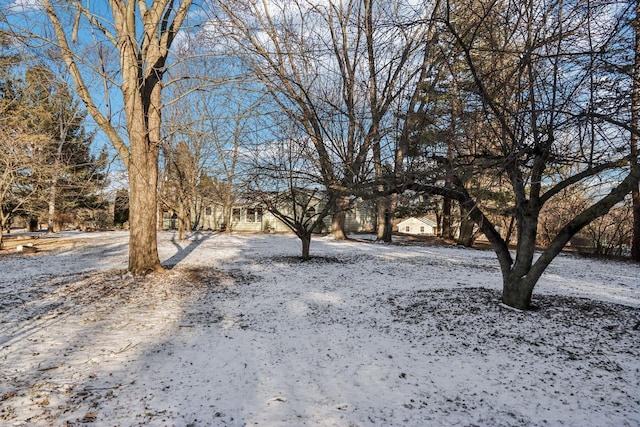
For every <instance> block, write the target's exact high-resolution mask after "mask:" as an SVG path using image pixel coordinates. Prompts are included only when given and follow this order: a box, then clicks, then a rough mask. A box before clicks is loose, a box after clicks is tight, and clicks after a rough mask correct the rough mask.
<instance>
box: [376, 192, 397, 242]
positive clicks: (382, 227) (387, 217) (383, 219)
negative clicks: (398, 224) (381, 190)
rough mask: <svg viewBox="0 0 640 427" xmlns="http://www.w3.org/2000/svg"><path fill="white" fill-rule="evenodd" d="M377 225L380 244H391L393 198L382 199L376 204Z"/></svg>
mask: <svg viewBox="0 0 640 427" xmlns="http://www.w3.org/2000/svg"><path fill="white" fill-rule="evenodd" d="M376 217H377V220H376V224H377V227H376V228H377V233H376V234H377V240H378V241H379V242H385V243H391V241H392V232H393V225H392V223H391V221H392V218H393V200H392V199H391V196H386V197H381V198H379V199H378V200H377V203H376Z"/></svg>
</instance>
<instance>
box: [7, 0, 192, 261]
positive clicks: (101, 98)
mask: <svg viewBox="0 0 640 427" xmlns="http://www.w3.org/2000/svg"><path fill="white" fill-rule="evenodd" d="M98 3H99V2H89V1H80V0H75V1H52V0H43V1H42V6H41V9H38V10H31V11H27V12H23V13H34V14H35V13H38V12H39V11H43V12H44V13H45V15H46V17H47V19H48V21H49V24H50V29H51V31H52V34H53V36H52V37H51V38H49V37H46V34H45V33H46V32H42V31H40V32H38V31H37V30H30V29H28V28H26V25H27V23H29V22H41V20H40V19H39V18H36V19H35V20H33V21H32V20H28V19H27V20H25V19H24V17H22V19H19V18H16V19H14V20H13V21H12V25H13V28H14V31H15V32H17V33H19V34H22V35H29V36H31V37H33V38H35V39H39V40H43V41H45V42H46V43H48V44H50V45H51V46H53V47H54V48H56V49H57V50H58V51H59V53H60V56H61V57H62V58H63V60H64V62H65V63H66V65H67V67H68V69H69V73H70V75H71V77H72V79H73V81H74V83H75V89H76V91H77V93H78V96H79V97H80V98H81V99H82V101H83V102H84V104H85V106H86V108H87V111H88V112H89V114H90V115H91V116H92V118H93V120H94V121H95V122H96V123H97V124H98V126H99V127H100V128H101V129H102V131H103V132H104V133H105V134H106V135H107V137H108V138H109V140H110V142H111V144H112V145H113V147H114V148H115V150H116V151H117V153H118V155H119V157H120V159H121V160H122V162H123V163H124V165H125V167H126V168H127V171H128V175H129V185H130V203H131V215H130V221H129V222H130V226H131V237H130V246H129V270H130V271H131V272H132V273H134V274H145V273H147V272H149V271H153V270H157V269H159V268H161V266H160V261H159V258H158V251H157V236H156V228H157V227H156V204H157V191H156V188H157V181H158V153H159V147H160V141H161V137H160V132H161V125H162V114H161V110H162V106H163V100H162V87H163V78H164V75H165V73H166V71H167V67H168V62H169V60H170V58H169V53H170V49H171V46H172V44H173V43H174V41H175V39H176V36H177V34H178V31H179V30H180V29H181V27H182V25H183V23H184V20H185V18H186V15H187V11H188V9H189V7H190V6H191V0H182V1H172V0H154V1H152V2H149V1H146V0H129V1H109V2H108V3H106V4H103V3H100V4H98ZM25 22H26V23H25ZM114 57H117V58H118V63H117V65H116V66H115V67H113V68H108V64H109V59H113V58H114ZM92 77H97V78H98V79H100V81H102V82H103V86H102V87H103V89H102V90H100V89H99V88H96V87H91V86H90V83H91V79H92ZM114 91H117V92H119V93H118V98H119V102H121V103H122V108H123V113H124V121H125V133H124V135H123V134H122V133H120V132H119V127H118V123H117V120H116V119H117V117H114V116H113V115H112V111H111V104H110V102H109V101H110V97H111V96H113V92H114ZM118 104H119V103H118Z"/></svg>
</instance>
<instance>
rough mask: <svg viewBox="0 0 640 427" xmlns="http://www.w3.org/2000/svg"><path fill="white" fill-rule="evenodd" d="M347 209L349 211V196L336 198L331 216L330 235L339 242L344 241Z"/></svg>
mask: <svg viewBox="0 0 640 427" xmlns="http://www.w3.org/2000/svg"><path fill="white" fill-rule="evenodd" d="M347 209H349V196H339V197H336V201H335V204H334V209H333V214H332V216H331V235H332V236H333V237H334V238H336V239H339V240H345V239H346V238H347V233H346V231H345V227H346V221H347Z"/></svg>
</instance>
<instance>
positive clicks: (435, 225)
mask: <svg viewBox="0 0 640 427" xmlns="http://www.w3.org/2000/svg"><path fill="white" fill-rule="evenodd" d="M411 220H414V221H419V222H422V223H424V224H426V225H428V226H429V227H437V226H438V224H436V223H435V222H434V221H432V220H430V219H429V218H427V217H420V218H416V217H414V216H412V217H411V218H407V219H405V220H403V221H400V222H399V223H398V225H400V224H404V223H405V222H407V221H411Z"/></svg>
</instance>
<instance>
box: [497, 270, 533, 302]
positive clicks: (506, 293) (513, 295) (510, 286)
mask: <svg viewBox="0 0 640 427" xmlns="http://www.w3.org/2000/svg"><path fill="white" fill-rule="evenodd" d="M536 282H537V280H530V279H529V278H528V276H526V277H524V278H517V277H512V276H511V275H507V276H506V277H504V279H503V287H502V302H503V303H504V304H506V305H508V306H509V307H514V308H517V309H520V310H529V309H530V308H531V296H532V294H533V288H534V287H535V284H536Z"/></svg>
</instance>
